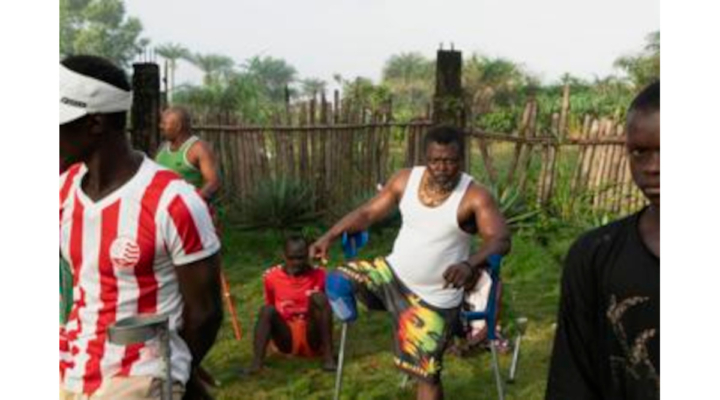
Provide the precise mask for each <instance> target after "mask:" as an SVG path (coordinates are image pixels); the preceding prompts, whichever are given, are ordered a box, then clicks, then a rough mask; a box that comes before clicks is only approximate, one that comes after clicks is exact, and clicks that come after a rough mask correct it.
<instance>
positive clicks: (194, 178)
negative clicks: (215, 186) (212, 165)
mask: <svg viewBox="0 0 720 400" xmlns="http://www.w3.org/2000/svg"><path fill="white" fill-rule="evenodd" d="M198 140H200V138H198V137H197V136H195V135H193V136H190V137H189V138H188V139H187V140H186V141H185V143H183V144H182V146H180V148H179V149H178V150H177V151H172V150H171V149H170V143H169V142H165V143H163V145H162V147H160V151H158V153H157V155H156V156H155V161H157V163H158V164H160V165H162V166H163V167H165V168H169V169H171V170H173V171H175V172H177V173H178V174H179V175H180V176H182V177H183V179H185V180H186V181H187V182H188V183H190V184H191V185H193V186H195V187H196V188H198V189H200V188H201V187H202V185H203V177H202V173H200V170H199V169H197V168H196V167H195V166H194V165H192V164H190V163H189V162H188V159H187V152H188V150H189V149H190V146H192V145H193V144H195V142H197V141H198Z"/></svg>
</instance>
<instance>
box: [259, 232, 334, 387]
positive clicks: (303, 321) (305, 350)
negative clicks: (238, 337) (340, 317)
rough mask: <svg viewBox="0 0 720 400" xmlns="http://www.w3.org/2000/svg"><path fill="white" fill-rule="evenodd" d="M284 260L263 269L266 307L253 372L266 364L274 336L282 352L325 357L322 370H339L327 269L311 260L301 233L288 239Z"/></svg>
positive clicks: (260, 324)
mask: <svg viewBox="0 0 720 400" xmlns="http://www.w3.org/2000/svg"><path fill="white" fill-rule="evenodd" d="M284 257H285V264H284V265H277V266H274V267H272V268H270V269H268V270H267V271H266V272H265V276H264V278H263V283H264V288H265V305H263V307H262V308H261V309H260V315H259V316H258V321H257V324H256V326H255V339H254V351H255V355H254V358H253V362H252V365H251V366H250V370H249V372H250V373H255V372H257V371H259V370H260V369H261V368H262V364H263V360H264V359H265V351H266V350H267V345H268V343H269V342H270V339H272V341H273V344H274V345H275V347H276V348H277V349H278V350H279V351H280V352H282V353H285V354H292V355H295V356H302V357H317V356H321V357H322V359H323V364H322V368H323V369H324V370H326V371H334V370H335V369H336V368H337V364H336V362H335V357H334V356H333V350H332V349H333V345H332V313H331V310H330V305H329V303H328V300H327V297H326V296H325V270H324V269H322V268H319V267H313V266H312V265H310V263H309V253H308V242H307V240H306V239H304V238H303V237H301V236H291V237H289V238H288V239H287V240H286V241H285V249H284Z"/></svg>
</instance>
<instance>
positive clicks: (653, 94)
mask: <svg viewBox="0 0 720 400" xmlns="http://www.w3.org/2000/svg"><path fill="white" fill-rule="evenodd" d="M655 111H660V80H657V81H655V82H653V83H651V84H649V85H647V86H646V87H645V88H644V89H643V90H642V91H640V93H638V95H637V96H635V99H633V101H632V103H630V107H629V108H628V116H630V115H631V114H632V113H635V112H655Z"/></svg>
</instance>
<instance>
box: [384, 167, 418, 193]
mask: <svg viewBox="0 0 720 400" xmlns="http://www.w3.org/2000/svg"><path fill="white" fill-rule="evenodd" d="M411 173H412V168H403V169H401V170H399V171H397V172H395V175H393V176H392V178H390V180H389V181H388V183H387V185H386V186H387V187H388V188H389V189H390V190H391V191H393V192H394V193H396V194H399V195H402V193H403V192H404V191H405V187H406V186H407V183H408V181H409V180H410V174H411Z"/></svg>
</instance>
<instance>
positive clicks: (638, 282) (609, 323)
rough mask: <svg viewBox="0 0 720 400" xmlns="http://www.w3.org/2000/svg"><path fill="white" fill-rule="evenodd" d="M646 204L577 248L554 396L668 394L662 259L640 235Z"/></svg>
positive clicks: (628, 399) (567, 274)
mask: <svg viewBox="0 0 720 400" xmlns="http://www.w3.org/2000/svg"><path fill="white" fill-rule="evenodd" d="M642 212H644V211H641V212H639V213H637V214H634V215H632V216H630V217H627V218H624V219H622V220H619V221H615V222H613V223H611V224H609V225H606V226H603V227H601V228H598V229H596V230H593V231H591V232H588V233H586V234H585V235H583V236H582V237H581V238H580V239H578V240H577V242H575V244H574V245H573V246H572V248H571V249H570V252H569V253H568V257H567V260H566V262H565V271H564V273H563V278H562V294H561V299H560V312H559V314H558V328H557V332H556V336H555V344H554V348H553V354H552V360H551V363H550V374H549V378H548V386H547V392H546V399H547V400H586V399H587V400H595V399H598V400H599V399H603V400H611V399H612V400H650V399H659V398H660V259H659V258H658V257H656V256H655V255H654V254H653V253H651V252H650V250H649V249H648V248H647V247H646V245H645V243H644V242H643V241H642V238H641V237H640V231H639V225H638V222H639V219H640V215H641V214H642Z"/></svg>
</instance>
